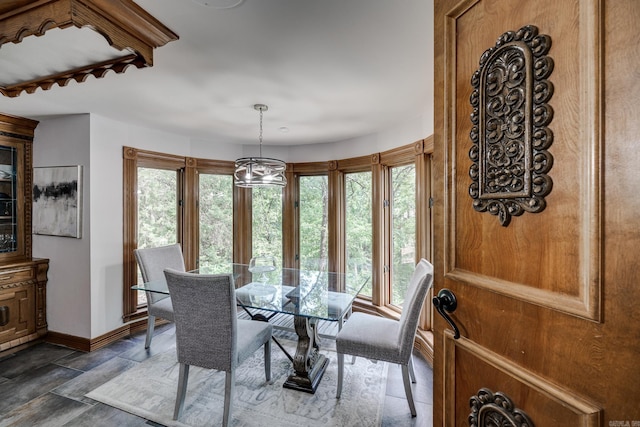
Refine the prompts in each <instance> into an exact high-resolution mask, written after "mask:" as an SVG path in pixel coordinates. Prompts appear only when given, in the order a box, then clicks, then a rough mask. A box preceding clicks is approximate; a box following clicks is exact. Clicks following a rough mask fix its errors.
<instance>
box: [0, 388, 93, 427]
mask: <svg viewBox="0 0 640 427" xmlns="http://www.w3.org/2000/svg"><path fill="white" fill-rule="evenodd" d="M91 408H92V405H87V404H84V403H81V402H77V401H75V400H71V399H67V398H64V397H62V396H58V395H55V394H52V393H47V394H44V395H42V396H40V397H37V398H35V399H33V400H31V401H29V402H27V403H26V404H24V405H22V406H19V407H17V408H15V409H13V410H12V411H10V412H8V413H6V414H3V415H2V417H0V427H10V426H11V427H18V426H20V427H22V426H39V427H59V426H62V425H64V424H65V423H67V422H68V421H70V420H72V419H74V418H76V417H78V416H80V415H81V414H83V413H84V412H86V411H87V410H89V409H91Z"/></svg>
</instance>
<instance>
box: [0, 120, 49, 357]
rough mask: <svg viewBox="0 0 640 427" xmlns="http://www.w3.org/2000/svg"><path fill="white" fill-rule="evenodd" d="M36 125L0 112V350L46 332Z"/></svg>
mask: <svg viewBox="0 0 640 427" xmlns="http://www.w3.org/2000/svg"><path fill="white" fill-rule="evenodd" d="M37 124H38V122H36V121H34V120H29V119H24V118H20V117H14V116H8V115H3V114H0V354H1V352H3V351H6V350H8V349H10V348H13V347H16V346H18V345H22V344H26V343H28V342H29V341H33V340H35V339H37V338H40V337H42V336H43V335H45V334H46V333H47V314H46V284H47V270H48V268H49V260H46V259H33V258H32V257H31V200H32V197H31V195H32V181H33V180H32V176H33V167H32V143H33V134H34V130H35V128H36V126H37Z"/></svg>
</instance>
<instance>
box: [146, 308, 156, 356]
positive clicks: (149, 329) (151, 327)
mask: <svg viewBox="0 0 640 427" xmlns="http://www.w3.org/2000/svg"><path fill="white" fill-rule="evenodd" d="M155 327H156V316H152V315H149V318H148V319H147V338H146V339H145V341H144V348H149V347H150V346H151V338H153V330H154V329H155Z"/></svg>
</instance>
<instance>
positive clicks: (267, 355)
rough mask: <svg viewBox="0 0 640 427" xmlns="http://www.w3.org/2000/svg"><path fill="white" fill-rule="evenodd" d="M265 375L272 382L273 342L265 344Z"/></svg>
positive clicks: (269, 341)
mask: <svg viewBox="0 0 640 427" xmlns="http://www.w3.org/2000/svg"><path fill="white" fill-rule="evenodd" d="M264 375H265V377H266V378H267V381H271V340H268V341H267V342H266V343H264Z"/></svg>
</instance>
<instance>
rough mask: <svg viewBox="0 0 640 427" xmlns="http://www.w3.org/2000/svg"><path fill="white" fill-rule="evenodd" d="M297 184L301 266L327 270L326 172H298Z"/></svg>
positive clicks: (307, 268)
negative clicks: (299, 174)
mask: <svg viewBox="0 0 640 427" xmlns="http://www.w3.org/2000/svg"><path fill="white" fill-rule="evenodd" d="M299 187H300V204H299V206H300V225H299V229H300V266H301V268H303V269H306V270H317V271H326V270H327V266H328V259H327V258H328V240H327V239H328V236H327V232H328V216H327V213H328V199H329V194H328V192H329V190H328V178H327V175H316V176H301V177H300V179H299Z"/></svg>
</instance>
